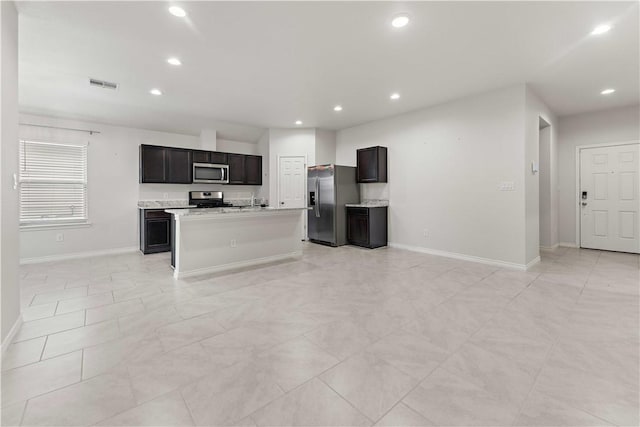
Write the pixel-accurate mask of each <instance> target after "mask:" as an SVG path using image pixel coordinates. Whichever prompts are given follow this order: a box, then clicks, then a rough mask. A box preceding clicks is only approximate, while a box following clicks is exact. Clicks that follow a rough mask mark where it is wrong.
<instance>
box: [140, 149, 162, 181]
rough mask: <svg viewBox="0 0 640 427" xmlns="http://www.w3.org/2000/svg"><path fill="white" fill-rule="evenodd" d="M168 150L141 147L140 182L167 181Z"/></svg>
mask: <svg viewBox="0 0 640 427" xmlns="http://www.w3.org/2000/svg"><path fill="white" fill-rule="evenodd" d="M166 158H167V149H166V148H165V147H157V146H155V145H141V146H140V182H149V183H156V182H158V183H162V182H166V181H167V167H166V166H167V162H166Z"/></svg>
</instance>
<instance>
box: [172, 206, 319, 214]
mask: <svg viewBox="0 0 640 427" xmlns="http://www.w3.org/2000/svg"><path fill="white" fill-rule="evenodd" d="M296 210H297V211H302V210H307V208H280V209H276V208H273V207H269V206H267V207H265V208H262V207H260V206H254V207H251V206H245V207H226V208H189V209H165V212H167V213H170V214H173V215H176V216H192V215H221V214H245V213H261V212H279V211H296Z"/></svg>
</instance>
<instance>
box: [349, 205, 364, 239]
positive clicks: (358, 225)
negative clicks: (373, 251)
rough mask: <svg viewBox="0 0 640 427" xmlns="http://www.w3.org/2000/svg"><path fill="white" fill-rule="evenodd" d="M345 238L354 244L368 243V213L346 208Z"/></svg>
mask: <svg viewBox="0 0 640 427" xmlns="http://www.w3.org/2000/svg"><path fill="white" fill-rule="evenodd" d="M347 240H348V241H349V243H352V244H354V245H360V246H368V245H369V216H368V215H366V214H362V213H358V212H354V211H350V209H347Z"/></svg>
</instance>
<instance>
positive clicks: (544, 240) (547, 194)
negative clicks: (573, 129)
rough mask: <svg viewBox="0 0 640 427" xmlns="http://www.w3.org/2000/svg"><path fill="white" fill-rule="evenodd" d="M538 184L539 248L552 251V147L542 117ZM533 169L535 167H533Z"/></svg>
mask: <svg viewBox="0 0 640 427" xmlns="http://www.w3.org/2000/svg"><path fill="white" fill-rule="evenodd" d="M538 153H539V157H538V158H539V162H538V165H537V166H538V182H539V189H540V192H539V197H540V200H539V203H538V209H539V218H540V221H539V233H540V247H541V248H542V249H553V248H554V245H555V238H554V233H553V223H552V212H553V209H554V206H553V205H552V204H553V201H552V195H553V192H552V188H551V187H552V179H551V171H552V170H553V165H552V161H553V158H552V155H551V153H552V147H551V124H550V123H549V122H547V121H546V120H545V119H543V118H542V117H539V118H538ZM534 167H535V166H534Z"/></svg>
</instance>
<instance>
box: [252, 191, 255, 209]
mask: <svg viewBox="0 0 640 427" xmlns="http://www.w3.org/2000/svg"><path fill="white" fill-rule="evenodd" d="M255 205H256V196H255V195H254V194H253V193H251V207H254V206H255Z"/></svg>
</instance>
